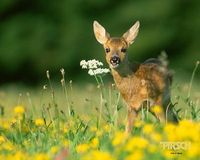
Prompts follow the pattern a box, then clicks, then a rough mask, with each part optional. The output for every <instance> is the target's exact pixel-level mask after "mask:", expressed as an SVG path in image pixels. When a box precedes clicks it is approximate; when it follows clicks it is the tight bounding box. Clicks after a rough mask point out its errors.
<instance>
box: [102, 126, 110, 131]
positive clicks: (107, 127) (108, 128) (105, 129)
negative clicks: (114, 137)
mask: <svg viewBox="0 0 200 160" xmlns="http://www.w3.org/2000/svg"><path fill="white" fill-rule="evenodd" d="M103 128H104V131H105V132H110V129H111V127H110V125H108V124H107V125H105V126H104V127H103Z"/></svg>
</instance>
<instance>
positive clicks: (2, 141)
mask: <svg viewBox="0 0 200 160" xmlns="http://www.w3.org/2000/svg"><path fill="white" fill-rule="evenodd" d="M5 141H6V140H5V138H4V137H3V136H0V144H2V143H4V142H5Z"/></svg>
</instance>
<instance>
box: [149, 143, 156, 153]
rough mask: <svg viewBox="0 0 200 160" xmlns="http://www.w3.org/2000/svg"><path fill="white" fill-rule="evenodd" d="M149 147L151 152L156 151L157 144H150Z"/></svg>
mask: <svg viewBox="0 0 200 160" xmlns="http://www.w3.org/2000/svg"><path fill="white" fill-rule="evenodd" d="M147 149H148V151H149V152H150V153H155V152H156V151H157V147H156V145H149V147H148V148H147Z"/></svg>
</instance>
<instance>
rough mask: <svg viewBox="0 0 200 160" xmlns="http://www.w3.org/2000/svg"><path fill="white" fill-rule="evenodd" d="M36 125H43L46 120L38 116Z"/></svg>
mask: <svg viewBox="0 0 200 160" xmlns="http://www.w3.org/2000/svg"><path fill="white" fill-rule="evenodd" d="M35 125H36V126H43V125H44V120H43V119H42V118H37V119H36V120H35Z"/></svg>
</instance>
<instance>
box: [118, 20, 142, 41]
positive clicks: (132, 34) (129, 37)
mask: <svg viewBox="0 0 200 160" xmlns="http://www.w3.org/2000/svg"><path fill="white" fill-rule="evenodd" d="M139 27H140V22H139V21H137V22H136V23H135V24H134V25H133V26H132V27H131V28H130V29H129V30H128V31H127V32H126V33H124V34H123V36H122V37H123V38H124V39H125V40H126V42H127V43H128V44H129V45H130V44H132V43H133V42H134V40H135V38H136V37H137V34H138V31H139Z"/></svg>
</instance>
